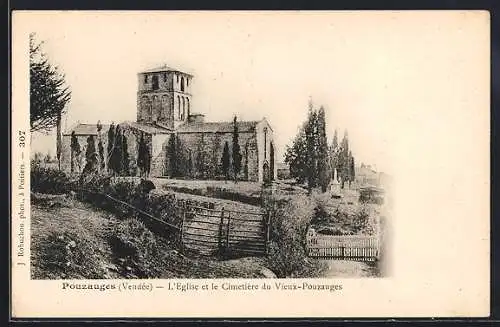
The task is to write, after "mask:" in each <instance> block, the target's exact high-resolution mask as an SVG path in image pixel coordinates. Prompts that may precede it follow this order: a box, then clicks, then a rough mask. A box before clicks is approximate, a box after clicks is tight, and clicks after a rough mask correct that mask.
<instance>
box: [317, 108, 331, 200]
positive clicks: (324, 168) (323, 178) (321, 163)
mask: <svg viewBox="0 0 500 327" xmlns="http://www.w3.org/2000/svg"><path fill="white" fill-rule="evenodd" d="M325 120H326V118H325V109H324V108H323V107H320V109H319V111H318V115H317V140H318V141H317V143H318V148H317V157H318V165H317V173H318V183H319V184H320V186H321V190H322V191H323V192H326V191H327V188H328V184H329V182H330V179H331V177H330V171H331V170H330V155H329V151H328V140H327V138H326V121H325Z"/></svg>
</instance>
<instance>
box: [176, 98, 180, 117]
mask: <svg viewBox="0 0 500 327" xmlns="http://www.w3.org/2000/svg"><path fill="white" fill-rule="evenodd" d="M177 117H178V118H179V119H180V118H181V97H180V96H177Z"/></svg>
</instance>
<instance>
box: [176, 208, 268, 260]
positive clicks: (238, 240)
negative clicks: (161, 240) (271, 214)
mask: <svg viewBox="0 0 500 327" xmlns="http://www.w3.org/2000/svg"><path fill="white" fill-rule="evenodd" d="M268 222H269V220H268V215H266V214H264V213H260V212H251V211H233V210H224V208H222V209H221V210H216V209H207V208H202V207H196V206H191V207H188V208H187V210H186V211H185V216H184V219H183V222H182V226H181V240H182V241H181V244H182V246H183V249H184V250H188V251H193V252H196V253H198V254H202V255H219V256H222V257H234V256H261V255H265V254H266V252H267V243H268V241H269V236H268V234H269V233H268V231H267V230H268V226H269V224H268Z"/></svg>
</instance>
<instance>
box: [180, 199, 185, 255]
mask: <svg viewBox="0 0 500 327" xmlns="http://www.w3.org/2000/svg"><path fill="white" fill-rule="evenodd" d="M185 220H186V208H184V210H182V221H181V231H180V233H181V235H180V244H179V247H180V250H181V252H184V221H185Z"/></svg>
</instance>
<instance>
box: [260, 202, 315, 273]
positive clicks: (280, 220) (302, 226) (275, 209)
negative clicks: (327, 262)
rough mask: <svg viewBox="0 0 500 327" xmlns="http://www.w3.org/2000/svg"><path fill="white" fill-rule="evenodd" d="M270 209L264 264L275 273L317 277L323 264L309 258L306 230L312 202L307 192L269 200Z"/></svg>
mask: <svg viewBox="0 0 500 327" xmlns="http://www.w3.org/2000/svg"><path fill="white" fill-rule="evenodd" d="M268 206H269V208H268V210H270V213H271V221H270V234H269V238H270V244H269V254H268V266H269V268H270V269H271V270H272V271H273V272H274V273H275V274H276V275H277V276H278V277H279V278H286V277H317V276H319V275H320V273H321V272H322V270H323V269H324V266H323V265H322V264H320V263H319V262H318V261H315V260H312V259H309V258H308V256H307V253H306V234H307V230H308V228H309V225H310V223H311V220H312V219H313V217H314V208H315V204H314V202H313V200H311V199H310V198H308V197H307V196H298V197H295V198H294V199H293V200H289V201H279V202H278V201H269V203H268Z"/></svg>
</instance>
